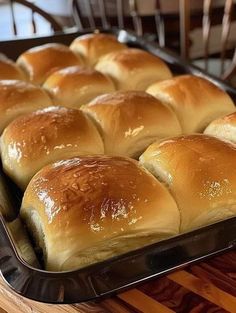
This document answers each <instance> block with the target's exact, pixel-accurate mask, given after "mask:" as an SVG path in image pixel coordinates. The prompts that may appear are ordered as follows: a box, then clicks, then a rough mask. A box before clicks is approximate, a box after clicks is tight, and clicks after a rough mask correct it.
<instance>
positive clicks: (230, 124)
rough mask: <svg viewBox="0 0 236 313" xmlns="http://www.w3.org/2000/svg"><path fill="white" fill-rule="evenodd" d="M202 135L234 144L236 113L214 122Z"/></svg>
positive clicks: (235, 138)
mask: <svg viewBox="0 0 236 313" xmlns="http://www.w3.org/2000/svg"><path fill="white" fill-rule="evenodd" d="M204 133H205V134H206V135H211V136H215V137H217V138H219V139H222V140H229V141H232V142H233V143H236V112H235V113H232V114H229V115H226V116H223V117H220V118H218V119H216V120H214V121H213V122H211V123H210V125H208V126H207V128H206V129H205V131H204Z"/></svg>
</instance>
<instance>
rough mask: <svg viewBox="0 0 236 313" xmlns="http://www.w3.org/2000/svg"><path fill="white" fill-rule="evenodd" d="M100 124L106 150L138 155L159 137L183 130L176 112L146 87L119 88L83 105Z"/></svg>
mask: <svg viewBox="0 0 236 313" xmlns="http://www.w3.org/2000/svg"><path fill="white" fill-rule="evenodd" d="M82 110H83V111H84V112H86V113H87V114H88V115H89V116H90V117H91V118H92V119H93V120H94V121H95V123H96V124H97V126H98V129H99V130H100V133H101V136H102V138H103V141H104V145H105V153H106V154H112V155H123V156H129V157H134V158H135V157H138V156H139V155H140V154H141V153H142V152H143V151H144V149H145V148H146V147H148V145H150V144H151V143H152V142H154V141H155V140H156V139H158V138H164V137H168V136H174V135H178V134H181V128H180V125H179V122H178V120H177V118H176V116H175V114H174V113H173V112H172V111H171V110H170V109H169V108H167V107H166V106H165V105H163V104H162V103H161V102H160V101H158V100H157V99H155V98H154V97H152V96H150V95H148V94H147V93H146V92H144V91H118V92H114V93H110V94H106V95H102V96H99V97H97V98H95V99H94V100H93V101H91V102H90V103H89V104H87V105H85V106H83V107H82Z"/></svg>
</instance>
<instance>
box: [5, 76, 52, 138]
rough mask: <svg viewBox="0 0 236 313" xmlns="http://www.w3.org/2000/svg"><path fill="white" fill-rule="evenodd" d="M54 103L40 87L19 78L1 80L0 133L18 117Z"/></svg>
mask: <svg viewBox="0 0 236 313" xmlns="http://www.w3.org/2000/svg"><path fill="white" fill-rule="evenodd" d="M52 104H53V103H52V100H51V99H50V97H49V95H48V94H47V93H46V92H45V91H44V90H43V89H41V88H40V87H36V86H34V85H32V84H30V83H27V82H23V81H19V80H0V133H2V131H3V129H4V128H5V127H6V126H7V125H8V124H9V123H10V122H11V121H12V120H13V119H15V118H16V117H18V116H20V115H23V114H26V113H29V112H32V111H35V110H37V109H40V108H45V107H48V106H51V105H52Z"/></svg>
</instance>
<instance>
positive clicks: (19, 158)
mask: <svg viewBox="0 0 236 313" xmlns="http://www.w3.org/2000/svg"><path fill="white" fill-rule="evenodd" d="M0 148H1V156H2V163H3V169H4V171H5V172H6V173H7V174H8V176H9V177H11V178H12V180H13V181H15V182H16V183H17V184H18V185H19V187H20V188H21V189H25V187H26V186H27V184H28V182H29V181H30V179H31V177H32V176H33V175H34V174H35V173H36V172H37V171H38V170H40V169H41V168H42V167H43V166H44V165H46V164H49V163H52V162H54V161H57V160H60V159H63V158H69V157H73V156H77V155H84V154H100V153H103V152H104V148H103V143H102V140H101V138H100V135H99V133H98V131H97V129H96V127H95V126H94V125H93V123H92V122H91V121H90V120H89V118H88V117H86V116H85V115H84V114H83V112H81V111H79V110H76V109H69V108H63V107H50V108H47V109H44V110H39V111H36V112H33V113H31V114H27V115H24V116H22V117H19V118H18V119H15V120H14V121H13V122H12V123H11V124H10V125H8V127H7V128H5V130H4V132H3V135H2V138H1V145H0Z"/></svg>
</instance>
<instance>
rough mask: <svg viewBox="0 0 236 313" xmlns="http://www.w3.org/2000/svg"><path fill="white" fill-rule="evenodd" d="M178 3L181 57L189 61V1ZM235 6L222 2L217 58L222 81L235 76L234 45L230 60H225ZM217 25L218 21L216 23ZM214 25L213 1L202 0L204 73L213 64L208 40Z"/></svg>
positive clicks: (226, 1) (230, 0)
mask: <svg viewBox="0 0 236 313" xmlns="http://www.w3.org/2000/svg"><path fill="white" fill-rule="evenodd" d="M179 1H180V2H179V3H180V8H179V11H180V35H181V55H182V57H183V58H185V59H190V57H191V55H190V46H191V45H190V40H189V39H190V32H191V10H190V5H189V0H179ZM234 9H235V4H234V2H233V0H225V1H224V11H223V17H222V20H221V21H220V23H221V25H222V26H221V34H220V36H221V38H220V40H219V41H220V51H219V55H220V57H217V61H218V62H219V65H220V77H221V78H222V79H223V80H230V79H231V78H232V77H233V76H234V75H235V74H236V44H235V42H234V46H233V47H231V48H230V50H232V51H231V56H232V57H231V59H228V58H227V50H228V41H229V34H230V27H231V21H232V18H233V12H234ZM218 23H219V21H218ZM213 25H214V22H213V1H212V0H203V12H202V41H203V48H204V51H203V56H202V58H203V63H204V68H205V70H206V71H208V70H209V66H210V65H211V63H212V62H213V59H212V58H211V57H210V56H211V53H210V49H209V48H210V39H211V29H212V26H213ZM232 52H233V53H232ZM227 60H228V63H229V66H228V67H227V68H226V66H225V64H226V61H227Z"/></svg>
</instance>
